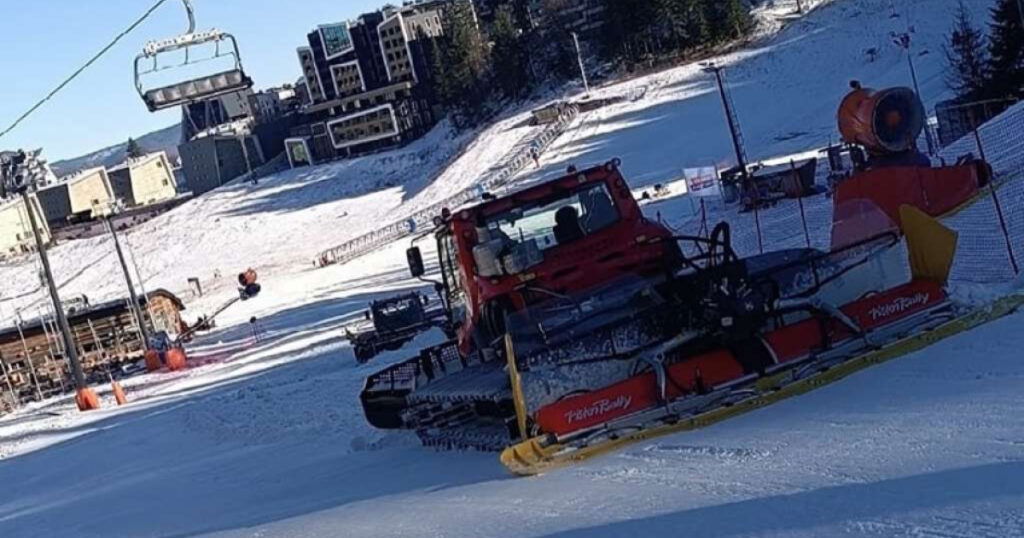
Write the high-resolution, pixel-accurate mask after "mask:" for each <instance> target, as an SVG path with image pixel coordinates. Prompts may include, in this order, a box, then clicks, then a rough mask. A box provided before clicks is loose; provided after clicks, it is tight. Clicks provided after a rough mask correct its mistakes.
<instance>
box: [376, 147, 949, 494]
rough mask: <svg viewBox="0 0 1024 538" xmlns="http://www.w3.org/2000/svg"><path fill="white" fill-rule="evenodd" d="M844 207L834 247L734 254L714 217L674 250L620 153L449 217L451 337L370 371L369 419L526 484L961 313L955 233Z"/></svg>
mask: <svg viewBox="0 0 1024 538" xmlns="http://www.w3.org/2000/svg"><path fill="white" fill-rule="evenodd" d="M857 207H858V208H859V209H860V211H859V212H858V213H856V214H853V213H850V214H848V215H844V216H843V218H844V219H845V220H844V221H842V222H841V223H840V225H842V226H844V227H845V229H847V232H846V233H845V234H844V238H843V241H842V242H840V243H837V244H836V245H834V248H833V249H832V250H831V251H830V252H822V251H818V250H813V249H795V250H785V251H779V252H771V253H767V254H764V255H761V256H755V257H752V258H747V259H741V258H739V257H738V256H737V255H736V254H735V252H734V251H733V249H732V246H731V243H730V231H729V227H728V226H727V225H726V224H724V223H723V224H720V225H719V226H718V227H716V228H715V230H714V231H713V233H711V234H710V237H708V238H700V237H679V236H674V235H673V234H672V233H671V232H670V231H669V230H667V229H666V228H664V227H663V226H661V225H660V224H658V223H655V222H651V221H649V220H648V219H646V218H645V217H644V215H643V214H642V213H641V211H640V208H639V207H638V205H637V203H636V201H635V200H634V199H633V197H632V194H631V192H630V189H629V187H628V186H627V184H626V182H625V179H624V178H623V177H622V175H621V173H620V170H619V162H618V161H617V160H616V161H612V162H609V163H607V164H605V165H602V166H598V167H594V168H590V169H587V170H583V171H575V170H570V172H569V173H568V174H567V175H566V176H564V177H561V178H559V179H557V180H555V181H552V182H549V183H545V184H542V185H539V186H535V187H532V188H529V189H526V190H524V191H521V192H517V193H514V194H511V195H509V196H507V197H504V198H500V199H493V198H492V199H489V200H488V201H485V202H484V203H482V204H480V205H478V206H476V207H472V208H468V209H463V210H459V211H456V212H454V213H448V212H445V214H444V215H442V216H441V217H439V218H438V219H437V221H436V223H435V224H436V229H435V231H434V233H433V235H434V236H435V238H436V241H437V249H438V265H439V267H438V270H439V272H440V274H441V281H440V282H438V283H437V287H438V289H439V290H441V294H442V296H443V298H444V302H445V309H446V313H447V315H448V316H449V323H451V326H452V327H455V328H457V330H458V338H457V339H455V340H453V341H451V342H448V343H446V344H443V345H440V346H437V347H433V348H428V349H424V350H422V351H421V352H420V353H419V355H418V356H416V357H414V358H412V359H410V360H408V361H406V362H404V363H400V364H397V365H395V366H393V367H390V368H388V369H386V370H384V371H382V372H379V373H377V374H374V375H372V376H370V377H369V378H368V379H367V380H366V382H365V385H364V389H363V391H362V394H361V399H362V402H363V406H364V411H365V414H366V417H367V419H368V421H369V422H370V423H371V424H373V425H374V426H376V427H378V428H387V429H409V430H413V431H415V432H416V433H417V435H418V436H419V437H420V439H421V440H422V442H423V443H424V444H425V445H427V446H435V447H441V448H471V449H481V450H504V452H503V453H502V461H503V463H505V465H507V466H508V467H509V468H510V469H511V470H512V471H513V472H515V473H518V474H532V473H536V472H540V471H542V470H544V469H546V468H549V467H551V466H554V465H559V464H562V463H566V462H570V461H576V460H578V459H582V458H585V457H588V456H590V455H594V454H598V453H600V452H602V451H604V450H608V449H610V448H613V447H616V446H619V445H620V444H622V443H625V442H631V441H635V440H639V439H644V438H647V437H649V436H651V435H656V434H659V433H666V432H669V431H677V430H679V429H685V428H687V427H696V426H698V425H700V424H703V423H705V422H709V421H711V420H712V418H715V417H717V418H716V419H720V418H723V417H724V416H728V414H730V413H733V412H735V411H736V410H740V409H745V408H749V407H751V406H753V405H763V404H764V403H765V402H767V401H768V400H770V399H771V397H769V396H766V392H765V391H770V393H771V394H775V395H778V394H785V393H786V391H793V390H798V389H800V388H801V387H806V386H807V384H808V383H815V382H818V381H819V380H820V377H819V376H821V375H824V374H823V372H841V371H843V369H844V368H847V369H848V368H850V367H851V366H850V365H853V364H859V363H858V362H857V361H863V360H865V357H866V356H867V355H865V354H869V353H872V352H875V353H879V352H880V351H877V350H882V351H881V352H884V351H885V350H887V349H890V348H888V347H887V346H889V345H891V344H892V343H894V342H899V341H902V340H903V339H905V338H907V337H908V336H911V335H914V334H918V333H920V332H921V331H924V330H927V329H933V328H936V327H938V326H940V325H943V324H944V323H946V322H948V321H950V320H951V319H952V318H954V317H955V311H954V309H953V307H952V305H951V303H950V302H949V301H948V300H947V297H946V294H945V292H944V291H943V284H944V281H945V278H946V275H947V274H948V271H949V267H950V265H951V263H952V256H953V253H954V251H955V241H956V239H955V235H950V232H948V230H945V229H944V228H943V227H942V226H941V225H940V224H938V223H937V222H935V221H934V220H932V219H931V218H930V217H928V216H926V215H924V214H922V213H921V212H920V211H916V210H913V209H911V208H903V209H902V214H903V219H902V222H903V224H904V226H903V229H902V230H901V228H900V227H898V226H897V225H896V223H895V222H894V221H893V219H891V218H889V217H888V216H887V215H886V213H885V212H884V211H882V210H881V209H879V208H878V207H877V206H875V205H873V204H871V203H870V199H860V201H859V202H858V204H857ZM408 258H409V262H410V269H411V272H412V274H413V275H414V276H416V277H421V278H422V276H423V275H424V274H426V269H425V267H424V262H423V257H422V255H421V253H420V251H419V249H418V248H417V247H415V246H414V247H413V248H411V249H410V250H409V252H408ZM803 390H807V389H806V388H804V389H803Z"/></svg>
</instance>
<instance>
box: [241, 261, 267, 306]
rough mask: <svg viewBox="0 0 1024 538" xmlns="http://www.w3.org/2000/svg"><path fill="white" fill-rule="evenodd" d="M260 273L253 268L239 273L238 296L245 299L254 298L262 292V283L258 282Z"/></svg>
mask: <svg viewBox="0 0 1024 538" xmlns="http://www.w3.org/2000/svg"><path fill="white" fill-rule="evenodd" d="M257 278H258V275H257V274H256V270H255V269H253V268H251V267H250V268H249V269H246V270H245V272H243V273H239V275H238V286H239V287H238V296H239V298H240V299H242V300H243V301H246V300H249V299H252V298H253V297H256V296H257V295H259V294H260V289H261V288H260V285H259V284H257V283H256V279H257Z"/></svg>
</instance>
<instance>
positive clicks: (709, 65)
mask: <svg viewBox="0 0 1024 538" xmlns="http://www.w3.org/2000/svg"><path fill="white" fill-rule="evenodd" d="M700 65H701V68H702V69H703V71H704V72H705V73H714V75H715V80H716V81H717V82H718V93H719V95H721V97H722V106H723V107H724V108H725V120H726V122H727V123H728V124H729V135H730V136H731V137H732V147H733V150H735V151H736V162H737V164H738V165H739V167H740V175H741V177H742V178H743V179H744V180H746V179H747V175H748V174H747V156H746V154H745V153H744V151H743V144H742V142H740V127H739V125H738V123H739V122H738V121H737V120H736V111H735V110H733V108H732V103H731V102H730V101H729V94H728V93H727V92H726V90H725V79H724V78H723V77H722V71H723V70H725V68H724V67H722V66H720V65H718V64H717V63H715V62H712V61H708V62H703V63H701V64H700Z"/></svg>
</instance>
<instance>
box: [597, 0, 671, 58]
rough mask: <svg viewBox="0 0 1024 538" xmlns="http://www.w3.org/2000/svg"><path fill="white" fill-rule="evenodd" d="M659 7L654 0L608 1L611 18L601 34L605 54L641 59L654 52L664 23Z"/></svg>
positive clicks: (606, 17) (607, 18)
mask: <svg viewBox="0 0 1024 538" xmlns="http://www.w3.org/2000/svg"><path fill="white" fill-rule="evenodd" d="M658 7H659V6H658V4H657V2H653V1H651V0H604V8H605V19H606V20H607V21H608V22H607V24H606V25H605V28H604V31H602V33H601V38H602V39H601V41H602V43H601V45H602V53H603V54H604V56H606V57H608V58H621V59H623V60H625V61H627V62H637V61H640V60H641V59H642V58H643V57H644V56H645V55H647V54H649V53H651V52H653V51H654V49H655V47H656V39H655V38H656V36H657V25H658V23H659V22H660V19H659V12H658Z"/></svg>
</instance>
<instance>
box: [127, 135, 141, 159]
mask: <svg viewBox="0 0 1024 538" xmlns="http://www.w3.org/2000/svg"><path fill="white" fill-rule="evenodd" d="M125 155H126V156H127V157H128V158H129V159H137V158H139V157H143V156H145V155H146V150H144V149H142V146H140V145H139V143H138V142H136V141H135V139H134V138H129V139H128V144H127V147H126V148H125Z"/></svg>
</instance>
